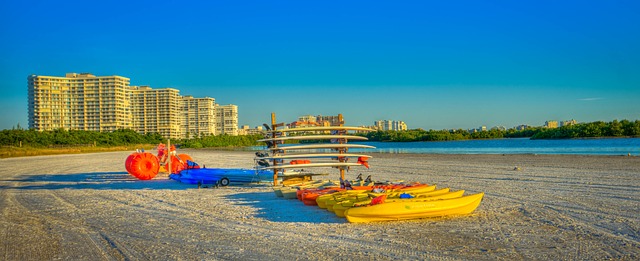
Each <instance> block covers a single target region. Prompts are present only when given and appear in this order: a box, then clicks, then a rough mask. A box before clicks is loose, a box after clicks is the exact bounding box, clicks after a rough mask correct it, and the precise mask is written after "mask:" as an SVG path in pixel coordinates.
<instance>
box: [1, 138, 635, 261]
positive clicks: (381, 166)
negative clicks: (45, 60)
mask: <svg viewBox="0 0 640 261" xmlns="http://www.w3.org/2000/svg"><path fill="white" fill-rule="evenodd" d="M179 152H180V153H187V154H189V155H191V156H192V157H193V158H194V159H195V160H196V161H197V162H199V163H201V164H205V165H206V166H207V167H214V168H216V167H222V168H250V167H252V164H253V156H254V155H253V151H226V150H225V151H217V150H206V151H205V150H200V149H198V150H193V149H183V150H180V151H179ZM129 153H130V152H127V151H121V152H106V153H98V154H96V153H91V154H68V155H46V156H39V157H21V158H7V159H0V163H1V164H2V165H3V166H7V167H6V170H7V171H5V172H3V173H2V174H0V194H1V195H0V213H1V214H0V231H2V233H3V234H4V235H5V236H4V237H3V246H2V247H0V249H3V250H2V251H4V253H2V256H4V257H5V258H6V259H9V260H23V259H76V260H77V259H81V260H84V259H96V258H98V257H100V258H102V259H156V260H157V259H223V260H238V259H242V260H247V259H249V260H255V259H261V260H283V259H284V260H289V259H300V258H303V259H310V260H326V259H334V260H335V259H349V260H362V259H381V260H397V259H420V260H450V259H454V260H496V259H499V260H514V259H531V260H548V259H555V260H557V259H595V260H601V259H619V260H637V259H638V258H640V217H638V215H637V213H638V211H640V209H639V208H640V207H639V203H640V176H638V173H640V158H639V157H619V156H602V155H595V156H592V155H589V156H583V155H521V154H520V155H513V154H506V155H504V156H503V155H495V154H472V155H470V154H390V153H371V155H372V156H373V158H372V159H371V160H370V161H369V162H370V164H371V169H368V170H367V169H364V168H361V169H360V168H358V169H355V168H354V169H352V170H351V171H349V172H347V178H354V177H355V176H356V175H357V174H359V173H362V174H363V176H366V175H372V176H373V178H374V179H376V180H398V179H404V180H407V181H419V182H422V183H429V184H436V185H437V186H438V187H442V188H444V187H450V188H451V189H452V190H461V189H462V190H465V191H466V192H465V194H467V195H468V194H472V193H476V192H485V199H484V200H483V202H482V203H481V204H480V207H479V208H478V209H477V210H476V211H475V212H474V213H473V214H471V215H468V216H460V217H451V218H439V219H421V220H411V221H399V222H380V223H367V224H350V223H348V222H346V220H344V219H342V218H338V217H336V216H335V215H334V214H333V213H330V212H328V211H326V210H321V209H318V208H317V207H309V206H304V205H303V204H302V203H301V202H299V201H297V200H285V199H282V198H277V197H275V195H274V193H273V192H272V190H271V188H270V186H269V185H267V184H257V185H248V186H229V187H223V188H217V189H215V188H208V189H197V187H196V186H194V185H185V184H181V183H178V182H175V181H172V180H169V179H167V177H164V176H161V175H159V176H157V177H156V178H154V179H152V180H150V181H139V180H136V179H135V178H133V177H132V176H130V175H128V174H127V173H126V172H125V170H124V166H123V165H124V164H123V163H124V159H125V158H126V156H127V155H128V154H129ZM515 166H518V167H520V170H514V167H515ZM327 173H329V174H330V175H329V176H328V177H329V178H331V179H336V178H337V176H338V173H337V170H335V169H328V170H327ZM87 242H89V243H87ZM253 246H260V247H253ZM303 253H304V254H303ZM301 255H304V257H302V256H301Z"/></svg>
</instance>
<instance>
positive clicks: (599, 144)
mask: <svg viewBox="0 0 640 261" xmlns="http://www.w3.org/2000/svg"><path fill="white" fill-rule="evenodd" d="M362 144H367V145H371V146H374V147H376V149H369V150H362V151H369V152H381V153H438V154H572V155H628V154H629V153H631V155H635V156H638V155H640V138H616V139H570V140H530V139H526V138H524V139H491V140H464V141H436V142H362ZM350 151H352V152H356V151H358V150H350Z"/></svg>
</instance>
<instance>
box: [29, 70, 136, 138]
mask: <svg viewBox="0 0 640 261" xmlns="http://www.w3.org/2000/svg"><path fill="white" fill-rule="evenodd" d="M27 81H28V103H29V104H28V115H29V116H28V117H29V129H35V130H39V131H44V130H54V129H61V128H62V129H67V130H85V131H114V130H117V129H127V128H131V127H132V123H131V111H130V110H129V108H130V105H129V99H128V88H129V78H126V77H122V76H95V75H92V74H89V73H67V74H66V75H65V77H57V76H42V75H30V76H29V77H28V79H27Z"/></svg>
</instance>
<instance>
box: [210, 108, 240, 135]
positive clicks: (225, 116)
mask: <svg viewBox="0 0 640 261" xmlns="http://www.w3.org/2000/svg"><path fill="white" fill-rule="evenodd" d="M215 110H216V123H217V124H216V128H217V131H216V133H218V134H227V135H233V136H235V135H238V106H236V105H233V104H229V105H218V106H216V109H215Z"/></svg>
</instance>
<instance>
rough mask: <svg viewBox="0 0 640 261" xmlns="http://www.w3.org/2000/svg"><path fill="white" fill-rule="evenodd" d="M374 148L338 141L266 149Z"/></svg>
mask: <svg viewBox="0 0 640 261" xmlns="http://www.w3.org/2000/svg"><path fill="white" fill-rule="evenodd" d="M352 148H357V149H375V148H376V147H374V146H369V145H362V144H339V143H325V144H309V145H293V146H282V147H277V148H268V149H267V150H271V151H276V150H308V149H352Z"/></svg>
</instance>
